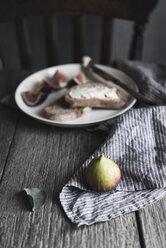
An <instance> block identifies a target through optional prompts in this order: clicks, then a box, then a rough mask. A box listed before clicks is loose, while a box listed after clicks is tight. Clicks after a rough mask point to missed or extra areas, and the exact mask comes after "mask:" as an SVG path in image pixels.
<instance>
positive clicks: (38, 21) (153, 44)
mask: <svg viewBox="0 0 166 248" xmlns="http://www.w3.org/2000/svg"><path fill="white" fill-rule="evenodd" d="M27 24H28V31H29V33H30V43H31V48H32V52H33V61H34V68H36V69H40V68H44V67H45V66H46V59H45V58H46V56H45V53H46V52H45V49H44V47H45V39H44V27H43V21H42V18H40V17H30V18H28V19H27ZM132 27H133V23H132V22H129V21H123V20H118V19H116V20H115V21H114V36H113V37H114V38H113V50H112V59H115V58H118V59H121V58H126V57H127V56H128V48H129V46H128V45H129V42H130V40H131V36H132ZM57 29H58V30H57V31H58V40H59V41H60V42H59V47H58V50H59V54H60V61H59V62H60V64H64V63H72V62H73V58H72V46H71V44H72V35H71V34H72V19H71V16H58V17H57ZM84 29H85V34H86V35H85V54H87V55H90V56H91V57H92V58H93V59H94V61H95V62H99V52H98V51H99V47H100V42H99V38H100V35H101V17H98V16H97V17H94V16H93V17H89V16H86V17H85V18H84ZM144 37H145V39H144V49H143V61H148V62H162V63H163V62H166V1H165V0H160V1H159V4H158V6H157V8H156V9H155V10H154V12H153V13H152V14H151V17H150V23H149V24H148V25H147V28H146V32H145V35H144ZM0 49H1V53H3V54H4V55H5V60H6V61H7V66H8V68H19V67H20V63H19V58H18V50H17V45H16V37H15V32H14V26H13V23H12V22H7V23H1V24H0Z"/></svg>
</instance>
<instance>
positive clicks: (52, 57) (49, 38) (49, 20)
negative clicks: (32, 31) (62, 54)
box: [43, 16, 59, 66]
mask: <svg viewBox="0 0 166 248" xmlns="http://www.w3.org/2000/svg"><path fill="white" fill-rule="evenodd" d="M43 20H44V27H45V38H46V54H47V66H53V65H57V64H58V59H59V54H58V37H57V36H58V35H57V25H56V17H55V16H45V17H44V19H43Z"/></svg>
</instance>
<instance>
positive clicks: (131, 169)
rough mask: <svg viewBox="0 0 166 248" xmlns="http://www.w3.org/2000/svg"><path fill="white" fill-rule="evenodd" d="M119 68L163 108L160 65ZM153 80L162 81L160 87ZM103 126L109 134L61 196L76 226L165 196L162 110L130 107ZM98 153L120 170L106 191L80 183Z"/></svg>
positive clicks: (164, 121)
mask: <svg viewBox="0 0 166 248" xmlns="http://www.w3.org/2000/svg"><path fill="white" fill-rule="evenodd" d="M119 65H120V66H121V69H122V67H123V69H124V68H125V69H126V71H127V73H128V74H130V75H131V74H132V73H133V75H131V76H132V77H133V78H134V79H135V80H136V79H137V80H138V81H137V80H136V81H137V82H139V83H138V84H139V86H140V85H141V83H143V84H144V86H142V88H141V93H144V94H145V95H147V96H148V97H149V99H151V100H155V101H157V102H158V104H160V105H165V103H166V102H165V101H166V91H165V88H164V85H165V83H166V75H165V74H164V73H165V72H163V73H162V70H161V66H159V67H158V66H157V65H156V67H155V65H147V64H141V63H138V62H135V63H133V62H125V63H121V64H119ZM159 68H160V69H159ZM164 69H166V68H164ZM159 71H160V73H159ZM165 71H166V70H165ZM129 72H131V73H129ZM143 72H145V73H144V74H143ZM156 72H158V74H157V73H156ZM162 75H163V77H164V78H162V77H161V76H162ZM134 76H135V77H134ZM157 78H159V79H160V80H161V83H160V84H159V83H158V82H157ZM157 85H158V87H157ZM148 88H150V90H148ZM160 95H161V98H159V97H160ZM102 125H103V124H102ZM102 125H101V126H100V129H102ZM105 127H107V129H109V130H110V133H109V136H108V137H107V139H106V141H105V142H104V144H103V145H101V147H100V148H99V149H98V150H97V151H96V152H95V153H94V154H92V156H91V157H90V158H88V159H87V161H86V162H85V163H84V164H83V165H82V166H81V168H80V169H79V170H78V171H77V172H76V174H75V175H74V176H73V178H72V179H71V180H70V181H69V182H68V183H67V184H66V185H65V186H64V187H63V189H62V191H61V193H60V201H61V204H62V206H63V208H64V211H65V213H66V215H67V216H68V218H69V219H70V220H71V221H72V222H73V223H75V224H77V225H78V226H81V225H84V224H86V225H91V224H93V223H96V222H103V221H106V220H109V219H112V218H115V217H117V216H120V215H122V214H125V213H129V212H131V211H136V210H138V209H140V208H142V207H145V206H147V205H149V204H151V203H153V202H155V201H157V200H159V199H161V198H162V197H164V196H166V106H157V107H148V108H147V107H142V108H137V109H132V110H130V111H128V112H127V113H125V114H123V115H121V116H120V117H118V118H117V119H116V120H115V121H114V122H113V123H112V122H111V124H110V125H109V121H108V122H107V123H106V124H105V126H104V128H105ZM101 152H104V154H105V156H107V157H109V158H111V159H112V160H114V161H115V162H116V163H117V164H118V165H119V167H120V169H121V172H122V178H121V181H120V183H119V184H118V186H117V187H116V189H114V190H112V191H110V192H106V193H97V192H94V191H92V190H90V189H89V188H88V187H87V185H86V180H85V169H86V167H87V166H88V164H89V162H90V161H91V160H92V158H93V157H96V156H98V155H99V154H100V153H101Z"/></svg>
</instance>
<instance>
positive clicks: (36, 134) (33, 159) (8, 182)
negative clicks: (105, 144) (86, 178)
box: [0, 115, 140, 248]
mask: <svg viewBox="0 0 166 248" xmlns="http://www.w3.org/2000/svg"><path fill="white" fill-rule="evenodd" d="M104 139H105V135H101V136H100V135H99V134H94V133H87V132H85V131H83V130H81V129H62V128H55V127H48V126H45V125H43V124H40V123H37V122H36V121H34V120H32V119H30V118H28V117H26V116H25V115H22V118H21V119H20V121H19V123H18V128H17V131H16V134H15V137H14V140H13V143H12V146H11V149H10V154H9V156H8V161H7V165H6V170H5V173H4V177H3V180H2V184H1V187H0V194H1V196H2V197H1V201H0V209H1V211H0V216H1V217H0V218H1V221H0V228H1V238H0V246H1V247H6V248H8V247H17V248H21V247H43V248H47V247H59V248H61V247H62V248H64V247H65V248H67V247H89V248H91V247H122V248H123V247H140V244H139V236H138V231H137V226H136V220H135V214H134V213H132V214H128V215H125V216H123V217H119V218H117V219H115V220H112V221H110V222H106V223H98V224H95V225H92V226H90V227H86V226H85V227H80V228H76V227H75V226H74V225H73V224H71V223H70V222H69V220H68V219H67V218H66V216H65V214H64V212H63V210H62V208H61V206H60V203H59V200H58V194H59V192H60V190H61V188H62V187H63V185H64V184H65V183H66V182H67V181H68V180H69V178H70V177H71V176H72V175H73V173H74V171H75V170H76V169H77V168H78V167H79V166H80V165H81V164H82V163H83V162H84V160H85V159H86V158H87V157H88V156H89V155H90V154H91V153H92V152H93V151H94V150H95V149H96V148H97V147H98V146H99V145H100V144H101V142H102V141H103V140H104ZM34 186H35V187H40V188H42V189H44V190H45V191H46V193H47V201H46V204H45V205H44V206H43V207H42V208H41V209H39V210H37V211H36V212H35V213H31V212H28V211H27V210H26V206H25V204H24V203H23V202H22V198H21V197H20V195H19V194H18V192H20V191H21V190H22V189H23V188H24V187H34Z"/></svg>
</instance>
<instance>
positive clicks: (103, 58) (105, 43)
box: [100, 17, 113, 64]
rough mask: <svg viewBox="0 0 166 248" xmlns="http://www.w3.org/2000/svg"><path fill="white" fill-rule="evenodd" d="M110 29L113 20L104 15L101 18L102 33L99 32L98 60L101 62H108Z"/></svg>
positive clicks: (109, 55) (110, 43)
mask: <svg viewBox="0 0 166 248" xmlns="http://www.w3.org/2000/svg"><path fill="white" fill-rule="evenodd" d="M112 31H113V20H112V18H110V17H104V18H103V20H102V34H101V50H100V62H101V64H109V63H110V57H111V47H112Z"/></svg>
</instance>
